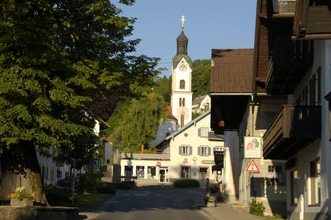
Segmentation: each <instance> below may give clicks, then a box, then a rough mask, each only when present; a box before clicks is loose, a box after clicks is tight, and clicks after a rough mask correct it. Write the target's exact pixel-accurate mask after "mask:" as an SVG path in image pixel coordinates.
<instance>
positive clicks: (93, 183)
mask: <svg viewBox="0 0 331 220" xmlns="http://www.w3.org/2000/svg"><path fill="white" fill-rule="evenodd" d="M100 183H101V177H100V175H99V174H96V173H92V172H88V173H86V174H84V175H82V176H80V177H79V182H78V185H77V188H76V189H77V190H78V193H84V192H94V191H95V190H96V187H97V185H99V184H100Z"/></svg>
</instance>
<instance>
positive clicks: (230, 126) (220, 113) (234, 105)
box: [210, 93, 252, 134]
mask: <svg viewBox="0 0 331 220" xmlns="http://www.w3.org/2000/svg"><path fill="white" fill-rule="evenodd" d="M251 95H252V93H246V94H245V93H243V94H238V93H235V94H229V93H228V94H226V93H212V94H211V117H210V118H211V128H212V130H213V131H214V132H215V134H224V131H225V130H239V126H240V123H241V121H242V119H243V116H244V114H245V112H246V109H247V106H248V105H249V101H250V98H251Z"/></svg>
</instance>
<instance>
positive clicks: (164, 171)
mask: <svg viewBox="0 0 331 220" xmlns="http://www.w3.org/2000/svg"><path fill="white" fill-rule="evenodd" d="M159 182H160V183H168V182H169V174H168V168H160V170H159Z"/></svg>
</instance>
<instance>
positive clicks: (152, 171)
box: [147, 166, 156, 179]
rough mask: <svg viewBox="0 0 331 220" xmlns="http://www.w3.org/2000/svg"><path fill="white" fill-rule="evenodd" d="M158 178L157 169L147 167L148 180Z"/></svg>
mask: <svg viewBox="0 0 331 220" xmlns="http://www.w3.org/2000/svg"><path fill="white" fill-rule="evenodd" d="M155 176H156V167H155V166H153V167H152V166H148V167H147V178H148V179H155Z"/></svg>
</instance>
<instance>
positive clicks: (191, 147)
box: [190, 146, 192, 155]
mask: <svg viewBox="0 0 331 220" xmlns="http://www.w3.org/2000/svg"><path fill="white" fill-rule="evenodd" d="M190 155H192V146H190Z"/></svg>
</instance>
